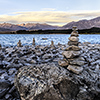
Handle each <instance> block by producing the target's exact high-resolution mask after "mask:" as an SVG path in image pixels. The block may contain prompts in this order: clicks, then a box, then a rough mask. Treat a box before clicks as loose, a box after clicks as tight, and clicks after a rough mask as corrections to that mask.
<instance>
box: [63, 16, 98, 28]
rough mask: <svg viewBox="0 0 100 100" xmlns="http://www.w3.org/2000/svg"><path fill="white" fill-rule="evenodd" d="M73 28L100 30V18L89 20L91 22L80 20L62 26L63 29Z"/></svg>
mask: <svg viewBox="0 0 100 100" xmlns="http://www.w3.org/2000/svg"><path fill="white" fill-rule="evenodd" d="M73 26H77V28H78V29H89V28H92V27H98V28H100V17H97V18H94V19H91V20H80V21H77V22H74V21H73V22H70V23H68V24H66V25H64V26H63V27H62V28H63V29H72V27H73Z"/></svg>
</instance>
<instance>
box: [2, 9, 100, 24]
mask: <svg viewBox="0 0 100 100" xmlns="http://www.w3.org/2000/svg"><path fill="white" fill-rule="evenodd" d="M99 15H100V11H70V12H64V11H33V12H15V13H13V14H12V15H0V22H11V23H16V24H17V23H27V22H39V23H50V24H55V25H56V24H59V25H60V24H65V23H68V22H71V21H78V20H81V19H91V18H94V17H97V16H99Z"/></svg>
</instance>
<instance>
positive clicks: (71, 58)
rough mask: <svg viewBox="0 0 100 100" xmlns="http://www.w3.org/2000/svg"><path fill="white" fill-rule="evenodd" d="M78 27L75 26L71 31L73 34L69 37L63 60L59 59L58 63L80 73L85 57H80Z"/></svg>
mask: <svg viewBox="0 0 100 100" xmlns="http://www.w3.org/2000/svg"><path fill="white" fill-rule="evenodd" d="M76 30H77V27H76V26H74V27H73V32H72V33H71V36H70V37H69V38H68V39H69V41H68V45H69V46H68V47H67V48H66V49H65V51H64V52H63V53H62V55H63V56H64V58H63V60H60V61H58V64H59V65H60V66H63V67H66V68H67V69H68V70H70V71H72V72H74V73H76V74H79V73H81V72H82V70H83V67H81V66H82V65H84V63H85V62H84V60H85V59H84V58H82V57H80V55H81V48H79V47H78V44H79V38H78V36H79V35H78V32H77V31H76Z"/></svg>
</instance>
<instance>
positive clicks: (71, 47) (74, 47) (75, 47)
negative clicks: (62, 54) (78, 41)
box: [65, 45, 81, 51]
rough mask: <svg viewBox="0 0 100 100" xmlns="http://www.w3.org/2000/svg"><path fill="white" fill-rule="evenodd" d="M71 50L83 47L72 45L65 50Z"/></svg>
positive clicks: (78, 49)
mask: <svg viewBox="0 0 100 100" xmlns="http://www.w3.org/2000/svg"><path fill="white" fill-rule="evenodd" d="M69 50H74V51H80V50H81V48H79V47H78V46H75V45H72V46H69V47H68V48H66V49H65V51H69Z"/></svg>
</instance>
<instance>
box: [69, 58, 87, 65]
mask: <svg viewBox="0 0 100 100" xmlns="http://www.w3.org/2000/svg"><path fill="white" fill-rule="evenodd" d="M68 61H69V63H70V64H71V65H80V66H82V65H84V64H85V63H86V62H85V59H84V58H83V57H78V58H75V59H68Z"/></svg>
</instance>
